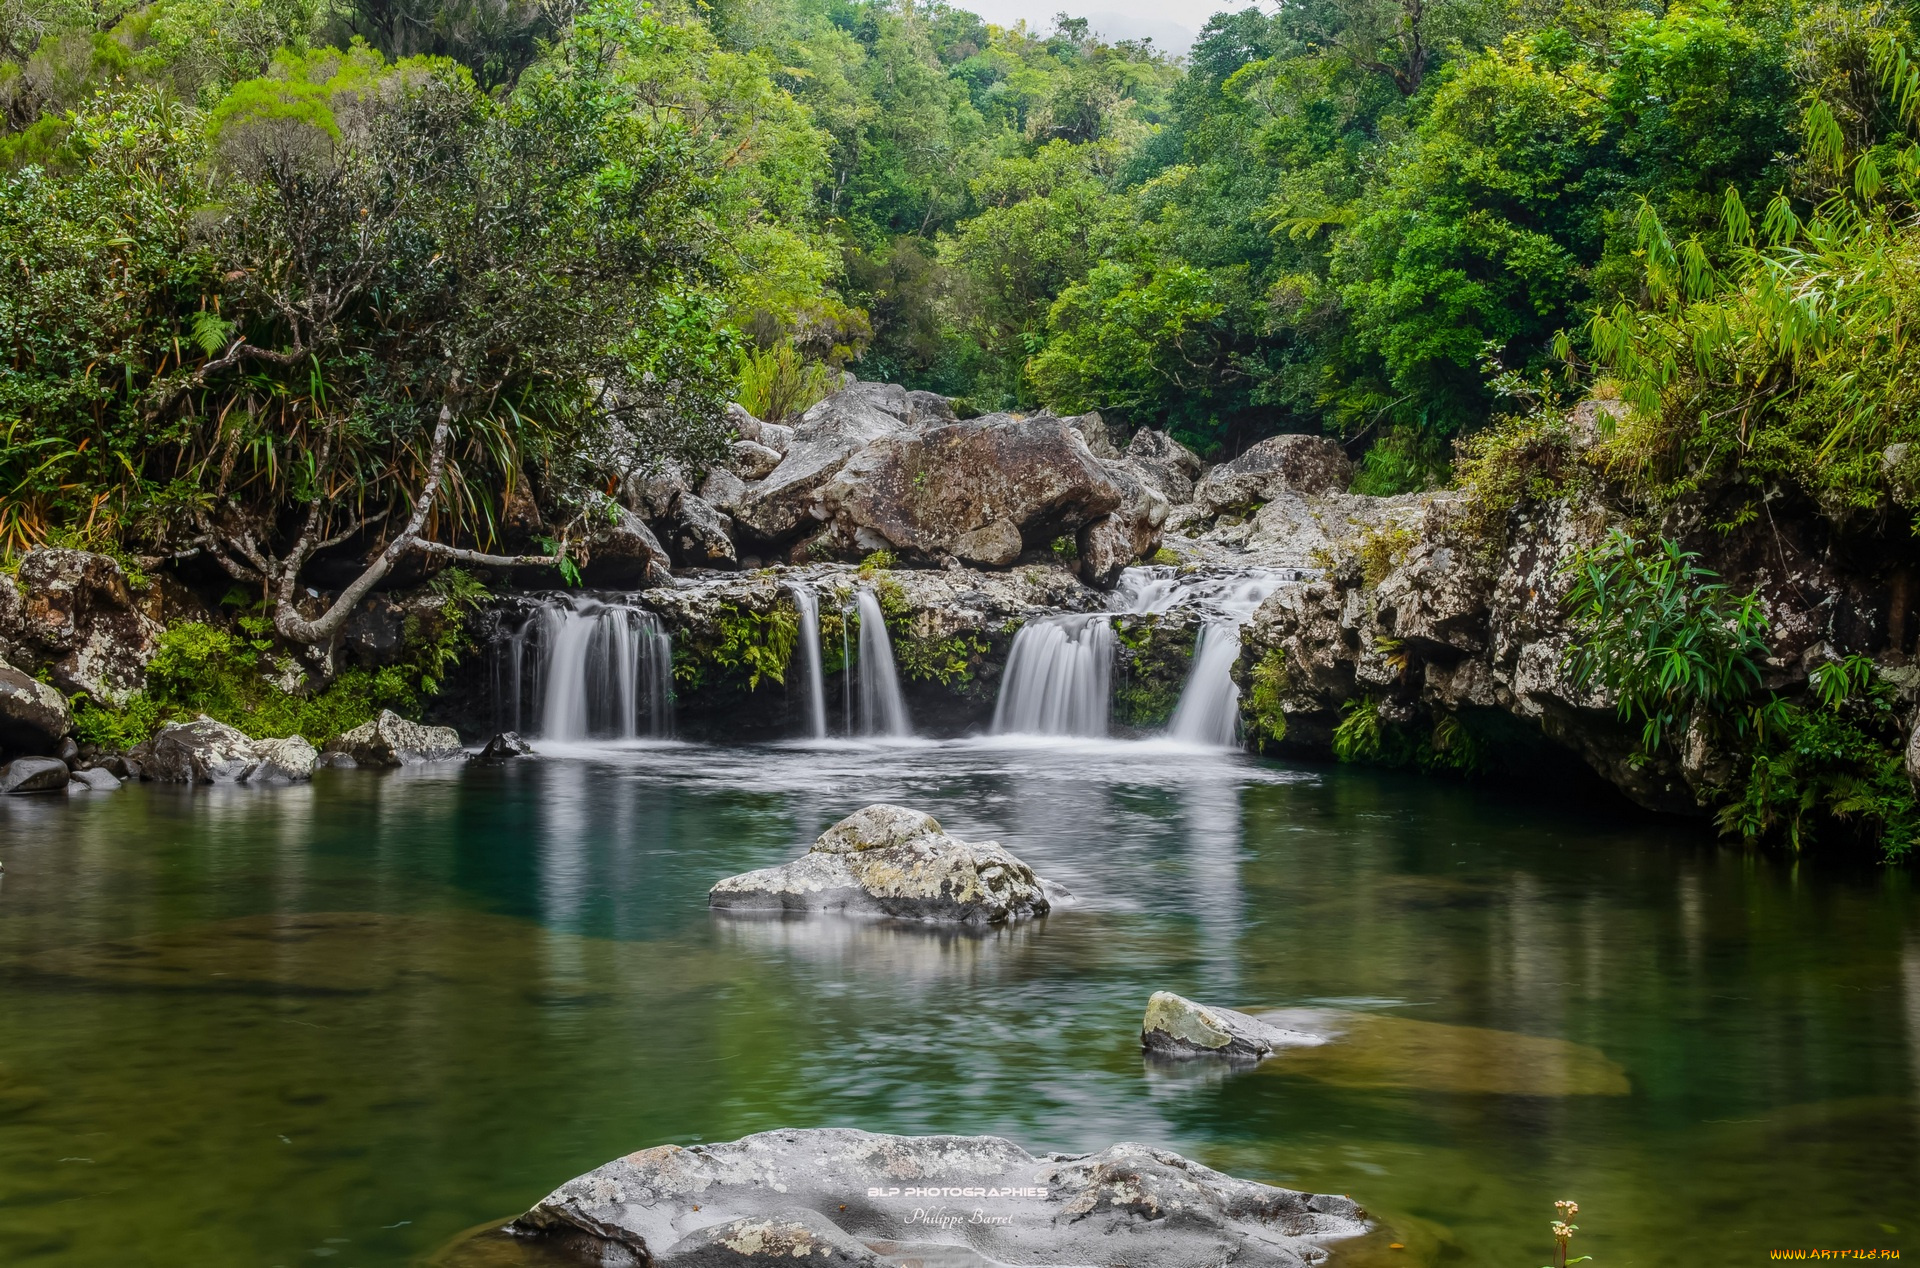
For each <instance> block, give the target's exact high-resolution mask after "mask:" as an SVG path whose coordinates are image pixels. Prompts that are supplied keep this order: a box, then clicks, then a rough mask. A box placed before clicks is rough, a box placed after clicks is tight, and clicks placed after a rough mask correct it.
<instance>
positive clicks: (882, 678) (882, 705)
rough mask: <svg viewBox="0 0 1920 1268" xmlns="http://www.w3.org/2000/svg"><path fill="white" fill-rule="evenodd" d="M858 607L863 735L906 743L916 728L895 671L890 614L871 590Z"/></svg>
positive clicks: (864, 593)
mask: <svg viewBox="0 0 1920 1268" xmlns="http://www.w3.org/2000/svg"><path fill="white" fill-rule="evenodd" d="M854 604H855V606H856V607H857V608H858V610H859V613H860V733H861V734H862V735H885V736H892V737H894V738H902V739H903V738H905V737H907V736H909V735H912V734H913V726H912V724H911V723H909V722H908V721H907V702H906V701H905V700H904V699H902V698H901V696H900V677H899V675H898V674H897V673H896V672H895V671H894V668H893V640H892V639H890V638H888V637H887V614H886V613H885V612H883V611H881V610H880V600H879V599H878V598H876V597H874V593H873V591H871V590H862V591H860V592H859V594H858V595H856V596H855V598H854Z"/></svg>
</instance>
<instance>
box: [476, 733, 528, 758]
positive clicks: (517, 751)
mask: <svg viewBox="0 0 1920 1268" xmlns="http://www.w3.org/2000/svg"><path fill="white" fill-rule="evenodd" d="M532 752H533V745H531V744H529V743H527V742H526V741H525V740H523V739H521V738H520V735H519V732H517V731H502V732H500V733H499V734H498V735H496V736H494V737H493V738H492V739H490V740H488V741H487V743H486V747H484V748H482V749H481V750H480V751H479V752H478V753H475V754H473V755H472V757H470V758H469V759H468V760H469V761H472V762H475V763H478V764H479V765H481V766H504V765H506V764H507V763H508V762H510V761H512V760H513V759H514V758H516V757H526V756H527V755H528V754H530V753H532Z"/></svg>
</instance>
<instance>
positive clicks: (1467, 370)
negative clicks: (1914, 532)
mask: <svg viewBox="0 0 1920 1268" xmlns="http://www.w3.org/2000/svg"><path fill="white" fill-rule="evenodd" d="M1912 47H1913V32H1912V29H1911V17H1910V14H1909V11H1908V10H1907V9H1905V8H1902V7H1898V6H1876V5H1862V4H1852V5H1847V4H1838V5H1823V4H1805V3H1791V4H1790V3H1786V2H1784V0H1745V2H1735V3H1724V2H1721V0H1700V2H1698V3H1674V4H1654V3H1609V2H1607V0H1594V2H1590V0H1567V2H1564V3H1562V2H1558V0H1539V2H1536V0H1509V2H1508V3H1493V2H1491V0H1300V2H1298V3H1295V2H1292V0H1289V3H1286V4H1284V5H1283V6H1281V7H1280V8H1279V10H1278V12H1276V13H1272V14H1269V13H1266V12H1263V11H1261V10H1257V9H1251V8H1250V9H1246V10H1244V11H1242V12H1239V13H1221V14H1218V15H1217V16H1215V17H1214V18H1213V19H1212V20H1211V21H1210V22H1208V24H1207V25H1206V28H1205V30H1204V31H1203V33H1202V34H1201V36H1200V38H1199V40H1198V42H1197V43H1196V44H1195V45H1194V47H1193V50H1192V52H1191V55H1190V56H1189V57H1187V58H1185V59H1178V60H1176V59H1172V58H1169V57H1168V56H1166V55H1164V54H1163V53H1161V52H1160V51H1158V50H1156V49H1155V48H1154V47H1153V46H1152V45H1151V44H1149V43H1144V42H1141V43H1135V42H1119V43H1107V42H1104V41H1103V40H1102V39H1101V38H1100V37H1099V36H1098V35H1097V33H1095V32H1092V31H1090V30H1089V29H1088V27H1087V24H1086V23H1085V22H1084V21H1080V20H1076V19H1071V18H1067V17H1065V16H1062V17H1061V18H1059V19H1058V20H1057V21H1056V23H1055V24H1054V26H1053V27H1052V29H1051V30H1049V31H1045V32H1041V31H1036V30H1031V29H1027V28H1025V27H1018V28H1015V29H1011V30H1009V29H1005V28H1001V27H997V26H992V25H988V24H986V23H984V22H983V21H981V20H980V19H979V18H977V17H975V16H974V15H972V14H970V13H967V12H965V11H964V10H961V9H958V8H952V7H948V6H946V5H944V4H933V5H920V4H915V3H913V0H873V2H865V3H859V2H848V0H716V2H715V3H713V4H712V5H704V4H687V3H683V2H682V0H663V2H662V3H659V4H653V5H647V4H638V5H636V4H634V3H633V2H632V0H595V2H594V3H591V4H578V3H572V2H571V0H552V2H551V3H528V2H526V0H154V2H153V3H148V4H135V5H124V4H117V3H109V2H108V0H0V128H3V129H4V132H3V134H0V261H4V267H5V269H6V271H7V282H6V284H5V285H4V286H0V342H4V361H3V362H0V505H3V506H4V511H0V538H3V539H4V549H5V550H6V551H7V552H11V551H14V550H17V549H18V548H20V547H22V546H24V545H26V544H28V543H30V542H31V541H34V540H40V539H42V538H44V537H45V536H46V535H47V534H48V533H49V532H53V531H56V530H57V531H67V532H77V531H83V530H84V531H85V532H90V533H94V534H95V535H98V533H99V532H100V527H101V525H103V524H109V523H111V524H113V525H114V526H116V527H115V531H118V530H119V529H120V528H135V529H138V530H139V531H140V534H141V536H142V537H143V539H144V540H147V541H162V542H164V541H166V540H173V541H174V542H176V543H178V542H184V541H185V540H187V539H189V538H191V537H192V535H193V534H192V531H191V530H192V526H193V525H194V524H196V523H198V524H200V525H201V527H202V528H205V529H207V531H208V532H211V528H210V527H209V525H208V516H209V515H212V514H214V513H215V511H216V510H217V509H218V507H217V506H216V503H217V504H218V506H228V507H234V506H238V507H240V508H241V509H242V510H244V509H245V508H246V507H248V506H252V507H256V508H258V509H259V510H260V511H261V512H262V513H267V514H269V515H270V517H271V515H275V514H278V515H284V514H285V513H286V512H287V508H290V507H291V508H296V509H297V508H299V507H300V506H303V505H308V504H312V505H318V504H319V503H320V502H321V501H323V500H324V501H325V502H326V503H327V505H328V507H329V508H333V507H337V506H340V505H345V504H349V503H350V504H353V505H357V506H363V507H369V508H371V507H379V506H388V507H399V508H404V504H405V503H406V502H407V501H408V500H409V499H410V498H411V497H412V493H411V492H410V491H411V490H414V489H418V488H420V487H421V486H422V483H423V481H425V480H426V479H427V477H428V475H429V474H430V473H431V469H432V464H433V462H434V460H435V457H436V455H438V456H439V457H440V458H442V459H443V461H444V463H445V465H446V468H447V472H448V474H447V476H446V487H447V489H448V490H449V492H448V496H447V503H448V505H450V506H451V508H452V509H450V510H449V509H447V507H446V506H443V507H441V508H439V509H436V510H435V511H434V514H435V515H437V516H438V515H448V514H450V515H453V516H454V517H455V518H456V519H457V520H460V521H462V522H463V523H469V526H470V527H472V528H473V530H474V531H475V533H476V534H477V535H478V537H479V538H484V537H485V536H486V535H487V534H486V526H487V524H488V523H489V517H490V516H493V515H495V514H497V513H498V508H499V501H500V499H499V496H498V494H499V493H500V490H501V488H502V487H503V481H504V487H510V486H511V483H512V480H511V475H510V473H511V472H512V471H514V470H516V469H518V466H519V464H522V463H532V462H535V461H537V462H540V463H542V464H544V465H548V466H550V465H551V464H554V463H565V462H574V463H576V464H577V465H581V466H582V468H583V470H585V469H588V468H594V460H593V457H592V455H593V452H594V451H595V448H596V446H598V445H603V444H604V443H609V442H608V441H607V436H606V429H605V427H604V426H602V425H600V424H599V423H596V422H595V421H594V420H596V419H598V420H604V419H605V418H607V417H608V416H609V410H611V411H612V415H613V416H614V417H617V418H619V419H620V420H621V421H622V424H623V426H622V429H621V430H620V432H619V435H618V436H616V437H615V438H614V442H615V443H618V444H621V445H627V446H638V447H640V448H643V449H645V450H646V451H647V452H649V453H652V454H656V455H669V456H682V457H687V458H689V459H693V460H698V459H699V458H700V456H701V455H702V454H711V453H713V452H715V451H716V450H715V446H716V444H717V443H718V442H719V440H720V439H722V438H723V431H724V425H723V423H722V421H721V418H722V415H721V412H720V406H721V405H722V404H723V403H724V402H725V400H726V399H728V398H729V397H732V396H738V397H740V399H743V400H745V401H747V402H748V403H749V404H750V405H753V406H755V407H756V408H758V409H760V410H762V411H763V412H767V413H772V414H776V415H777V414H782V413H785V412H788V410H789V408H790V407H792V406H793V405H795V404H796V403H801V404H803V403H804V402H805V401H806V400H807V399H810V398H811V396H813V395H816V394H817V393H818V392H819V391H820V390H821V389H822V387H823V385H824V383H825V382H826V381H827V379H828V376H829V373H830V372H831V371H834V370H839V369H848V370H851V371H853V372H854V373H855V374H857V375H859V376H860V377H862V378H867V379H880V380H890V381H898V382H902V383H905V384H907V385H909V386H910V387H916V388H930V389H933V390H936V391H939V392H942V393H946V394H948V395H952V396H956V397H960V398H962V408H963V410H964V409H972V410H977V411H987V410H993V409H1002V408H1025V409H1032V408H1038V407H1041V406H1046V407H1051V408H1053V409H1056V410H1059V411H1062V412H1065V411H1081V410H1085V409H1089V408H1098V409H1100V410H1103V411H1107V412H1109V413H1111V414H1112V415H1114V416H1116V417H1118V418H1119V419H1121V420H1123V421H1125V422H1127V423H1129V424H1132V425H1136V426H1137V425H1147V424H1152V425H1160V426H1167V427H1170V428H1171V429H1172V430H1173V431H1174V432H1175V434H1176V435H1177V436H1179V438H1181V439H1183V440H1185V441H1186V442H1187V443H1189V444H1190V445H1192V446H1194V447H1195V448H1196V449H1198V450H1200V451H1201V452H1202V453H1203V454H1209V455H1213V456H1224V455H1226V454H1230V453H1232V452H1235V451H1238V450H1239V449H1242V448H1244V447H1245V446H1246V445H1247V444H1248V443H1250V442H1251V441H1252V440H1254V439H1257V438H1259V437H1261V436H1263V435H1268V434H1272V433H1275V432H1282V431H1315V432H1318V431H1325V432H1329V433H1331V434H1334V435H1336V436H1338V437H1341V438H1342V439H1343V440H1345V441H1346V442H1348V443H1349V447H1350V449H1351V451H1352V452H1354V453H1355V454H1356V455H1358V456H1360V457H1361V459H1362V461H1361V468H1360V475H1359V479H1358V482H1357V484H1356V488H1357V489H1358V490H1360V491H1363V492H1374V493H1388V492H1397V491H1403V490H1410V489H1417V488H1422V487H1431V486H1433V485H1436V484H1439V483H1444V482H1445V481H1446V480H1448V479H1449V478H1451V476H1450V472H1451V468H1452V464H1453V463H1454V461H1455V458H1456V449H1457V442H1458V441H1459V440H1460V439H1461V438H1462V437H1463V436H1466V435H1468V434H1471V433H1473V432H1474V431H1475V430H1476V429H1480V428H1483V427H1484V426H1486V425H1487V424H1488V423H1489V422H1493V421H1497V420H1499V419H1500V418H1502V417H1513V416H1519V415H1525V414H1527V413H1529V412H1533V411H1539V410H1542V409H1549V410H1550V409H1553V408H1556V407H1558V406H1560V405H1563V404H1564V403H1566V402H1567V401H1569V400H1571V399H1572V398H1574V397H1575V396H1577V395H1583V394H1586V393H1589V392H1593V391H1598V392H1600V393H1602V394H1607V393H1611V394H1614V395H1618V396H1623V397H1625V398H1626V399H1627V400H1629V401H1630V402H1632V403H1633V404H1634V405H1635V406H1636V410H1637V417H1639V418H1641V419H1642V421H1643V424H1645V425H1643V426H1642V427H1641V428H1640V430H1639V431H1638V432H1637V433H1636V435H1637V436H1638V437H1639V439H1638V440H1636V441H1635V446H1636V447H1635V448H1634V449H1633V451H1632V455H1631V456H1632V457H1633V459H1634V460H1635V461H1639V462H1641V463H1643V464H1644V465H1645V466H1646V469H1647V471H1648V473H1650V474H1651V475H1653V476H1654V477H1656V479H1657V480H1665V481H1668V482H1669V483H1671V482H1673V481H1683V482H1684V481H1685V480H1687V479H1698V478H1703V477H1702V474H1701V473H1702V470H1703V469H1704V468H1705V467H1711V466H1713V465H1714V464H1716V463H1717V464H1720V465H1721V466H1724V465H1726V464H1727V463H1730V462H1737V463H1740V464H1744V465H1745V466H1746V467H1748V468H1751V470H1752V471H1754V472H1757V473H1759V476H1760V478H1764V479H1769V480H1771V479H1777V478H1782V477H1786V478H1791V479H1793V480H1795V481H1797V482H1798V483H1799V484H1800V485H1801V486H1802V487H1803V488H1805V489H1806V490H1807V491H1808V492H1809V493H1811V494H1813V495H1815V496H1816V497H1817V498H1818V499H1819V500H1820V501H1821V502H1822V503H1823V504H1824V505H1827V506H1828V507H1829V508H1842V509H1843V508H1845V507H1847V506H1855V507H1866V506H1873V505H1883V504H1884V499H1885V498H1887V497H1888V496H1889V490H1892V496H1893V498H1894V501H1895V502H1896V503H1898V504H1900V505H1902V506H1908V507H1909V510H1910V509H1911V507H1910V504H1911V503H1912V501H1913V500H1914V498H1915V497H1917V496H1920V493H1916V491H1915V489H1914V488H1910V487H1908V486H1909V485H1915V484H1920V482H1916V481H1915V480H1914V479H1913V478H1912V476H1913V474H1914V473H1913V472H1911V471H1908V470H1907V468H1909V467H1912V466H1914V464H1915V462H1916V461H1920V458H1916V457H1915V456H1914V455H1912V454H1909V453H1908V450H1907V449H1905V448H1902V447H1901V443H1900V442H1902V441H1903V439H1905V438H1908V434H1909V433H1910V432H1913V431H1914V430H1915V424H1914V423H1913V421H1912V419H1913V417H1914V414H1913V411H1912V410H1911V409H1910V408H1909V406H1908V403H1907V393H1909V392H1913V391H1915V390H1916V387H1915V384H1916V379H1915V377H1914V375H1913V373H1912V370H1911V367H1910V364H1909V362H1908V361H1907V360H1906V358H1905V348H1906V341H1905V335H1904V331H1905V330H1906V329H1910V328H1911V327H1910V326H1908V325H1903V318H1904V315H1905V310H1906V309H1907V308H1908V307H1910V306H1911V305H1913V303H1914V299H1913V295H1914V288H1913V287H1910V286H1907V285H1905V284H1904V283H1903V282H1901V281H1900V278H1902V277H1905V276H1907V275H1908V274H1909V273H1911V272H1912V271H1913V266H1914V260H1915V255H1914V251H1913V227H1912V217H1913V214H1914V209H1915V205H1916V199H1915V196H1914V186H1913V182H1914V180H1915V179H1916V177H1920V150H1916V148H1915V146H1914V143H1913V138H1914V137H1915V136H1916V135H1920V132H1917V131H1916V128H1915V116H1916V109H1920V91H1916V85H1917V84H1920V74H1917V73H1916V71H1915V69H1914V64H1913V60H1912V54H1911V53H1910V51H1909V50H1910V49H1911V48H1912ZM1864 366H1871V367H1872V369H1871V373H1867V372H1863V370H1862V367H1864ZM610 402H611V404H610ZM436 420H439V421H440V422H441V423H443V424H445V425H444V427H442V428H441V430H440V431H439V432H433V429H434V427H435V422H436ZM1656 424H1657V425H1656ZM430 432H431V433H433V435H432V439H430V437H429V433H430ZM436 441H444V442H445V443H444V444H439V443H435V442H436ZM583 455H584V456H583ZM596 469H597V468H596ZM503 473H507V474H504V475H503ZM317 484H325V485H326V491H325V496H324V498H323V497H322V495H321V494H320V493H318V492H316V491H315V489H314V486H316V485H317ZM236 491H245V493H244V496H240V495H239V494H238V493H237V492H236ZM210 499H211V500H210ZM210 508H213V509H211V510H210ZM269 508H272V510H271V511H270V512H269ZM218 513H219V514H226V513H227V512H225V511H219V512H218ZM332 514H333V511H332V509H329V511H328V515H329V516H331V515H332ZM402 514H404V510H402ZM329 522H331V520H329ZM396 522H397V519H396ZM183 525H184V526H186V527H185V528H182V527H181V526H183ZM456 527H457V526H456ZM225 535H226V537H227V538H228V539H233V538H234V534H233V532H232V531H230V530H229V531H226V533H225Z"/></svg>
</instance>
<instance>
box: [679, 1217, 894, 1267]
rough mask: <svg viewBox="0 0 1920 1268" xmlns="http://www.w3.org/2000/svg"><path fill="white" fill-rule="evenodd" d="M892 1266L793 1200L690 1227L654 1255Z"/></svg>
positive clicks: (687, 1260)
mask: <svg viewBox="0 0 1920 1268" xmlns="http://www.w3.org/2000/svg"><path fill="white" fill-rule="evenodd" d="M796 1259H799V1260H804V1261H805V1262H806V1263H807V1264H809V1265H812V1264H821V1265H829V1264H832V1265H845V1266H847V1268H887V1264H888V1261H887V1260H884V1259H882V1258H880V1256H878V1255H876V1254H874V1253H873V1251H872V1250H870V1249H868V1247H867V1245H866V1243H865V1242H862V1241H861V1240H860V1239H858V1238H857V1237H854V1236H853V1235H852V1234H851V1233H848V1232H846V1231H844V1230H843V1229H841V1228H840V1227H839V1226H838V1225H836V1224H835V1223H834V1222H833V1221H832V1220H830V1219H828V1218H827V1217H826V1216H824V1215H822V1214H820V1212H818V1211H809V1210H807V1209H806V1208H805V1207H800V1206H790V1207H786V1208H784V1209H782V1210H778V1211H774V1212H772V1213H770V1214H767V1215H743V1216H741V1217H740V1218H739V1219H733V1220H728V1221H726V1222H725V1223H722V1224H710V1225H708V1226H707V1227H705V1228H702V1229H697V1230H695V1231H694V1232H691V1233H688V1234H687V1235H686V1236H685V1237H682V1238H681V1239H680V1240H679V1241H677V1242H675V1243H674V1244H673V1245H672V1246H669V1247H667V1248H666V1249H665V1250H662V1251H661V1252H659V1253H658V1254H657V1255H655V1256H654V1258H653V1262H654V1263H655V1264H658V1265H659V1268H747V1266H748V1265H752V1264H774V1263H778V1264H791V1263H793V1261H794V1260H796Z"/></svg>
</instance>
